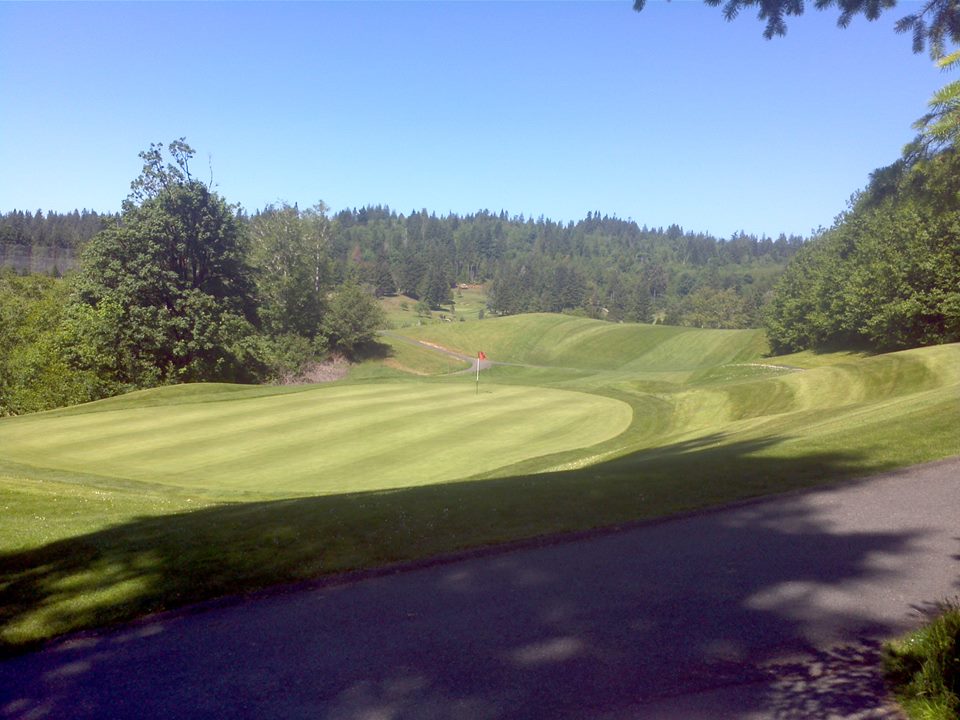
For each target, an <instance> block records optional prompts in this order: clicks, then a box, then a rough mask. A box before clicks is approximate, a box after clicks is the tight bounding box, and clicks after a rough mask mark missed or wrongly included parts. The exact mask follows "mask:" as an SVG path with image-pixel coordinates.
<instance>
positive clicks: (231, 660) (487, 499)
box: [0, 443, 957, 720]
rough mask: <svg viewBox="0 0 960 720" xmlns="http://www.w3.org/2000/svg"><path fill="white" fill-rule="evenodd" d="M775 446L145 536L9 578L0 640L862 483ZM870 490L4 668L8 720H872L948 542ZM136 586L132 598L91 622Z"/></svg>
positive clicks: (86, 543)
mask: <svg viewBox="0 0 960 720" xmlns="http://www.w3.org/2000/svg"><path fill="white" fill-rule="evenodd" d="M763 447H764V445H763V444H762V443H742V444H740V445H739V446H737V447H735V448H733V450H732V451H731V448H730V446H728V447H727V449H726V451H725V453H723V454H722V455H721V454H718V452H717V451H716V450H715V449H713V448H711V447H709V446H708V444H706V443H704V444H699V445H698V444H685V445H683V446H680V447H677V448H675V449H674V450H675V452H674V455H673V457H668V456H669V455H670V453H669V450H668V451H659V452H658V459H655V460H651V462H650V463H649V467H647V468H646V470H647V472H645V473H643V474H642V475H641V474H638V473H637V471H636V466H634V467H633V468H632V469H627V470H624V471H623V472H622V473H621V474H618V473H616V472H609V473H603V472H602V470H601V471H599V472H598V470H597V468H595V467H594V468H588V469H586V470H585V471H582V472H573V473H556V474H552V475H546V476H533V477H523V478H508V479H504V480H491V481H483V482H472V483H451V484H448V485H442V486H431V487H425V488H413V489H409V490H400V491H393V492H386V493H367V494H358V495H342V496H332V497H319V498H300V499H293V500H284V501H276V502H266V503H264V502H258V503H246V504H236V505H224V506H217V507H212V508H205V509H203V510H199V511H196V512H192V513H182V514H176V515H168V516H162V517H153V518H141V519H137V520H134V521H131V522H129V523H125V524H123V525H119V526H117V527H113V528H109V529H106V530H103V531H100V532H97V533H92V534H90V535H86V536H83V537H78V538H71V539H69V540H64V541H60V542H57V543H52V544H51V545H48V546H46V547H44V548H40V549H37V550H34V551H29V552H22V553H13V554H8V555H5V556H2V557H0V606H2V613H3V614H2V619H3V622H4V627H5V628H10V627H15V626H17V625H18V624H20V623H28V622H31V621H33V620H35V619H37V618H42V619H43V620H44V621H45V622H48V623H52V624H53V625H54V626H59V627H63V628H66V629H68V628H71V627H77V626H83V625H84V624H96V623H103V622H109V621H111V620H114V619H123V618H125V617H129V616H131V615H136V614H142V613H144V612H145V611H149V610H150V609H154V608H163V607H174V606H177V605H180V604H183V603H184V602H189V601H195V600H202V599H204V598H208V597H216V596H218V595H220V594H222V593H223V592H225V591H235V590H236V589H237V588H238V587H240V588H241V589H243V588H247V589H255V588H258V587H262V586H264V585H266V584H269V583H271V582H276V581H277V578H281V579H284V580H297V579H299V578H310V577H316V576H318V575H320V574H322V573H324V572H330V571H331V570H340V569H349V568H350V567H351V562H353V563H359V562H360V558H362V559H363V561H364V562H367V563H372V564H386V563H390V562H396V561H402V560H405V559H406V558H408V557H411V556H429V555H433V554H435V553H441V552H444V551H450V550H452V549H456V548H457V547H464V546H465V547H469V546H473V545H478V544H482V543H486V542H491V541H496V540H498V539H502V537H503V536H504V535H506V536H508V537H521V536H523V534H525V532H524V531H526V534H530V535H536V534H538V531H539V530H540V528H544V527H549V528H555V527H558V526H559V527H561V528H564V529H568V530H571V531H577V530H582V529H583V526H582V524H581V525H578V524H577V522H578V521H581V522H582V519H583V518H584V517H593V518H596V517H599V518H600V520H601V521H602V522H603V524H615V523H623V522H627V521H628V520H629V519H630V518H636V517H642V516H643V512H642V511H643V508H644V506H645V504H647V503H649V502H650V500H649V498H650V497H657V496H658V493H664V494H665V493H668V492H669V491H670V490H671V488H672V490H673V491H674V492H676V491H678V490H679V491H681V494H682V491H683V490H684V488H689V489H690V491H691V492H692V491H693V490H694V489H696V488H699V489H700V494H699V495H697V496H696V497H697V500H704V501H706V502H709V501H710V496H711V492H713V490H712V489H711V484H716V483H721V482H727V483H730V482H741V483H742V487H741V488H739V490H740V491H741V494H742V495H750V494H751V493H752V492H754V491H756V489H757V487H758V483H761V482H765V483H769V478H783V484H784V485H785V486H788V487H789V486H790V485H791V484H793V483H795V484H797V485H802V484H804V483H807V484H809V483H810V482H812V481H815V480H816V478H824V479H825V478H832V477H836V476H838V475H842V474H843V473H849V472H851V468H853V469H855V470H857V471H862V470H863V467H862V465H858V464H857V463H858V459H857V458H856V457H851V456H837V455H833V456H822V455H821V456H808V457H804V458H802V459H799V460H795V461H794V460H782V459H776V458H769V457H757V456H755V455H753V454H752V453H754V452H756V451H757V450H758V449H762V448H763ZM665 458H667V459H669V462H667V461H666V460H665ZM685 469H686V470H690V471H693V470H694V469H695V470H696V476H695V477H687V476H684V474H683V472H684V470H685ZM631 472H632V473H634V474H633V475H632V476H631V475H630V474H629V473H631ZM658 473H659V474H658ZM730 473H737V474H735V475H730ZM595 477H599V478H601V479H600V480H597V479H595ZM728 490H729V488H728ZM890 492H891V493H894V490H890ZM881 494H882V493H878V491H877V490H876V488H875V486H874V485H860V484H858V483H850V484H847V485H845V486H843V487H838V488H833V489H828V490H823V491H820V492H818V493H813V494H803V493H802V494H797V495H794V496H789V497H787V498H782V499H781V501H780V502H778V503H776V504H772V505H771V504H747V505H744V506H741V507H738V508H734V509H731V510H728V511H725V512H705V513H695V514H693V515H688V516H684V517H681V518H679V519H676V520H673V521H663V522H653V523H649V524H646V525H641V526H639V527H635V528H633V529H630V530H627V531H623V532H607V531H604V532H598V533H591V532H587V533H586V534H585V535H582V536H579V537H580V540H581V541H580V542H575V543H571V542H565V541H561V540H558V539H556V538H554V539H551V540H546V541H534V542H532V543H529V546H528V547H527V548H526V549H523V550H519V551H517V552H507V553H504V552H499V551H488V552H480V553H476V554H475V555H474V556H473V557H468V558H467V559H466V560H461V561H459V562H452V561H451V562H446V561H443V560H441V561H434V562H427V563H422V564H421V567H419V569H414V570H411V571H409V572H403V573H399V574H382V575H377V574H373V575H371V576H370V577H368V578H367V579H365V580H363V581H361V582H347V583H342V582H333V583H330V582H323V581H322V582H319V583H310V584H307V585H303V586H300V587H298V588H289V589H288V591H287V592H280V593H271V594H265V595H258V596H253V597H252V598H249V599H248V600H247V601H244V600H243V599H234V600H232V601H227V602H224V603H220V604H214V605H212V606H208V607H207V608H206V610H207V611H206V612H194V613H185V614H175V615H162V616H157V617H154V618H151V619H148V620H145V621H143V622H141V623H139V624H137V625H133V626H130V627H128V628H126V629H120V630H118V631H117V632H114V633H112V634H103V635H90V636H87V637H82V638H79V639H76V640H74V641H73V642H70V643H67V644H65V645H59V646H53V647H51V648H49V649H47V650H46V651H45V652H44V653H40V654H37V655H32V656H24V657H21V658H15V659H12V660H9V661H7V662H5V663H3V664H2V665H0V716H3V717H17V718H20V717H114V718H124V717H131V718H133V717H137V718H146V717H169V718H175V717H196V716H198V715H209V716H222V717H262V716H266V715H269V716H274V717H296V716H310V717H321V718H323V717H329V718H364V717H373V716H377V713H380V716H383V717H391V718H408V717H409V718H422V717H451V718H469V717H488V718H538V717H543V718H565V717H571V718H572V717H608V716H609V717H648V716H649V715H648V714H645V711H644V708H648V709H651V708H654V707H657V706H658V705H660V706H662V705H663V703H668V704H669V703H670V702H673V701H672V700H671V698H689V697H693V696H697V695H703V694H704V693H707V694H708V695H709V694H710V693H714V694H715V695H713V696H710V697H711V701H710V706H709V707H708V708H705V709H703V713H706V714H703V713H701V714H700V715H696V717H704V718H708V717H709V718H721V717H722V718H727V717H747V716H748V713H749V712H758V713H761V714H760V715H757V717H774V718H781V719H783V720H793V719H794V718H800V717H829V716H831V714H833V715H836V716H838V717H847V716H851V717H852V716H854V715H855V713H861V715H858V717H859V716H862V717H882V716H883V715H882V713H884V712H886V711H887V709H886V708H887V706H886V705H885V703H884V702H883V701H882V700H881V699H880V698H879V697H878V695H877V694H876V693H877V692H878V691H879V686H878V685H877V684H876V682H877V675H876V672H875V670H876V668H875V661H876V645H877V642H878V641H879V639H881V638H884V637H888V636H889V635H890V634H892V633H895V632H899V630H900V629H901V628H903V627H905V626H907V625H909V624H910V623H911V622H912V621H913V620H912V619H911V617H910V615H909V610H910V603H911V602H919V599H922V598H923V597H926V595H923V594H920V595H918V598H919V599H918V600H911V599H910V598H911V597H912V595H911V593H913V592H916V593H928V592H930V590H929V587H932V586H931V585H930V582H931V581H930V579H929V578H928V577H927V575H926V574H925V573H926V571H927V569H933V570H934V571H936V570H935V569H934V568H932V567H930V565H929V557H928V553H929V552H930V547H931V543H934V544H936V543H939V542H940V536H941V535H944V532H946V534H945V535H944V538H945V540H946V541H949V540H950V539H951V537H952V535H950V533H949V531H944V532H941V530H940V529H938V528H939V526H938V525H937V524H936V522H934V521H933V520H932V519H931V518H930V517H927V516H918V515H916V512H914V511H915V510H916V508H915V507H913V508H911V507H908V504H907V503H906V502H905V501H904V499H903V498H901V497H899V496H896V495H895V494H894V495H891V497H890V498H887V499H886V500H884V498H883V497H879V495H881ZM918 495H919V494H917V493H914V494H913V497H912V500H914V501H915V500H916V498H917V496H918ZM891 498H892V499H893V501H895V502H894V505H895V506H899V507H894V509H893V510H892V511H889V512H887V511H884V513H886V514H884V513H881V512H880V510H879V508H881V507H886V505H887V504H889V503H888V502H887V501H890V500H891ZM931 502H932V503H933V505H934V506H936V504H937V501H936V500H933V499H932V500H931ZM941 502H942V501H941ZM693 504H694V505H696V504H697V503H693ZM913 504H914V506H915V505H916V502H914V503H913ZM690 505H691V504H690V503H689V502H688V503H687V505H683V503H680V502H678V505H677V507H676V508H675V509H676V510H678V511H679V510H684V509H687V508H689V507H690ZM956 506H957V504H956V503H954V504H953V505H952V507H956ZM875 508H876V509H875ZM934 510H936V507H933V508H929V509H928V511H929V512H930V513H932V512H933V511H934ZM924 512H927V511H926V510H925V511H924ZM954 532H955V530H954ZM567 539H570V538H567ZM936 547H938V548H939V547H940V545H936ZM953 547H954V549H955V546H953ZM937 552H939V551H937ZM351 553H352V555H351ZM943 559H944V562H945V563H946V565H945V566H949V564H950V563H954V565H953V566H951V567H954V570H955V563H956V560H955V557H954V556H952V555H951V552H949V551H944V552H943ZM335 563H339V566H337V565H336V564H335ZM949 577H950V578H951V579H949V580H946V581H945V584H948V583H949V582H951V581H952V578H953V577H955V575H950V576H949ZM238 578H239V581H238ZM127 586H129V587H130V588H132V589H131V591H130V594H129V595H128V596H126V597H124V598H123V601H122V602H119V603H117V602H115V603H113V604H111V603H106V604H103V605H100V606H98V605H96V603H91V602H87V603H86V604H84V602H83V601H84V598H87V597H89V595H90V594H91V593H92V594H94V595H95V594H96V593H97V592H107V593H109V591H111V590H113V591H116V592H118V593H122V591H123V590H124V588H125V587H127ZM891 587H893V588H895V590H894V591H893V592H892V594H891V592H889V590H890V588H891ZM198 588H199V590H198ZM58 624H59V625H58ZM816 667H820V668H821V670H819V671H817V670H816V669H815V668H816ZM818 672H819V674H817V673H818ZM728 688H736V689H737V691H736V692H732V693H731V692H728V691H727V690H725V689H728ZM716 693H719V695H717V694H716ZM731 703H732V704H731ZM203 708H207V709H208V710H210V712H206V713H205V712H203ZM214 710H215V712H214ZM862 713H867V714H862ZM870 713H873V714H872V715H871V714H870ZM691 717H693V715H691Z"/></svg>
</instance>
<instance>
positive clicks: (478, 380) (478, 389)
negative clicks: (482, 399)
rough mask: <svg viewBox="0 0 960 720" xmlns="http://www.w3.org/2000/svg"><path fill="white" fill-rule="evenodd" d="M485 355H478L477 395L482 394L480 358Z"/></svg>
mask: <svg viewBox="0 0 960 720" xmlns="http://www.w3.org/2000/svg"><path fill="white" fill-rule="evenodd" d="M481 355H483V353H477V395H479V394H480V356H481Z"/></svg>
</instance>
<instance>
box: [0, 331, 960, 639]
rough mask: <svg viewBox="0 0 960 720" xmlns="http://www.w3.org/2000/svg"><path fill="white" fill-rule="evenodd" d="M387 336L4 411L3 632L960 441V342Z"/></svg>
mask: <svg viewBox="0 0 960 720" xmlns="http://www.w3.org/2000/svg"><path fill="white" fill-rule="evenodd" d="M382 342H383V343H384V345H385V350H384V355H385V358H381V359H378V360H369V361H366V362H365V363H362V364H359V365H356V366H354V368H353V369H352V371H351V373H350V374H349V375H348V376H347V377H346V378H345V379H343V380H339V381H336V382H331V383H326V384H316V385H291V386H244V385H228V384H189V385H177V386H166V387H160V388H155V389H150V390H141V391H138V392H134V393H130V394H128V395H123V396H120V397H115V398H111V399H107V400H101V401H98V402H94V403H88V404H85V405H79V406H75V407H70V408H64V409H59V410H54V411H49V412H44V413H36V414H31V415H24V416H21V417H12V418H4V419H2V420H0V477H2V479H3V483H2V485H0V510H2V512H3V517H4V522H3V525H2V528H0V649H2V651H3V652H6V653H10V652H18V651H21V650H23V649H25V648H27V647H30V646H33V645H35V644H36V643H38V642H40V641H43V640H46V639H49V638H52V637H56V636H59V635H62V634H64V633H68V632H72V631H75V630H79V629H84V628H90V627H96V626H100V625H104V624H109V623H113V622H119V621H124V620H129V619H132V618H135V617H139V616H142V615H144V614H148V613H151V612H155V611H159V610H164V609H170V608H175V607H179V606H183V605H186V604H189V603H194V602H198V601H203V600H208V599H212V598H217V597H221V596H224V595H232V594H237V593H244V592H250V591H254V590H259V589H262V588H265V587H270V586H273V585H277V584H283V583H291V582H296V581H301V580H307V579H314V578H321V577H324V576H329V575H333V574H338V573H344V572H349V571H367V570H373V569H378V568H384V567H389V566H391V565H393V564H396V563H404V562H410V561H414V562H420V561H425V560H428V559H429V558H434V557H437V556H442V555H444V554H449V553H456V552H460V551H464V550H471V549H475V548H480V547H484V546H489V545H494V544H498V543H505V542H515V541H525V540H529V539H532V538H537V537H541V536H548V535H553V534H557V533H567V532H575V531H584V530H590V529H594V528H602V527H609V526H616V525H621V524H624V523H630V522H635V521H640V520H646V519H650V518H657V517H663V516H667V515H671V514H676V513H682V512H689V511H693V510H697V509H700V508H704V507H710V506H716V505H719V504H725V503H731V502H735V501H738V500H743V499H746V498H752V497H757V496H761V495H766V494H773V493H781V492H786V491H790V490H795V489H799V488H806V487H812V486H816V485H820V484H824V483H836V482H839V481H842V480H844V479H847V478H852V477H857V476H864V475H868V474H872V473H877V472H882V471H885V470H890V469H893V468H897V467H903V466H907V465H911V464H914V463H920V462H925V461H929V460H935V459H939V458H944V457H949V456H953V455H958V454H960V436H958V435H957V433H956V428H957V427H960V345H957V344H953V345H940V346H934V347H926V348H919V349H914V350H908V351H904V352H897V353H890V354H882V355H872V356H868V355H865V354H857V353H852V352H843V353H833V354H831V353H821V354H814V353H810V352H804V353H798V354H795V355H790V356H783V357H769V356H767V346H766V341H765V339H764V334H763V332H762V331H760V330H701V329H695V328H688V327H683V328H682V327H666V326H656V325H640V324H629V323H623V324H614V323H605V322H602V321H597V320H589V319H584V318H577V317H572V316H566V315H553V314H533V315H517V316H510V317H503V318H487V319H484V320H482V321H476V322H465V323H447V324H435V325H427V326H422V327H408V328H403V329H401V330H398V331H396V332H394V333H391V334H390V335H388V336H384V337H382ZM441 350H447V351H450V352H452V353H459V354H461V355H464V356H469V357H476V355H477V352H478V351H481V350H482V351H483V352H484V353H485V354H486V356H487V358H488V359H489V360H490V361H491V363H492V365H491V366H490V367H486V368H485V369H483V371H482V372H480V373H479V381H478V380H477V375H476V374H475V373H474V372H471V371H469V370H468V372H463V371H462V370H463V369H465V368H468V366H467V363H465V362H460V361H457V360H455V359H453V358H451V357H450V355H449V354H443V353H441Z"/></svg>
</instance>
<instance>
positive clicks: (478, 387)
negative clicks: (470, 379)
mask: <svg viewBox="0 0 960 720" xmlns="http://www.w3.org/2000/svg"><path fill="white" fill-rule="evenodd" d="M479 394H480V357H479V356H477V395H479Z"/></svg>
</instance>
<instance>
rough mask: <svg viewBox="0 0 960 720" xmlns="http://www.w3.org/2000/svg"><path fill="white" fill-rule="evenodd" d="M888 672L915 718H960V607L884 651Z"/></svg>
mask: <svg viewBox="0 0 960 720" xmlns="http://www.w3.org/2000/svg"><path fill="white" fill-rule="evenodd" d="M883 666H884V671H885V673H886V676H887V680H888V681H889V682H890V684H891V685H892V686H893V689H894V692H895V693H896V695H897V698H898V699H899V700H900V702H901V703H902V704H903V706H904V709H905V710H906V711H907V713H908V715H910V717H911V718H917V719H918V720H919V719H920V718H923V719H924V720H953V719H954V718H957V717H960V606H957V605H951V606H947V607H946V609H945V611H944V613H943V615H941V616H940V617H939V618H937V619H936V620H934V621H933V622H932V623H930V624H929V625H927V626H926V627H924V628H921V629H920V630H918V631H917V632H915V633H912V634H911V635H908V636H907V637H905V638H903V639H902V640H899V641H897V642H893V643H889V644H888V645H887V646H886V647H885V648H884V656H883Z"/></svg>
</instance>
